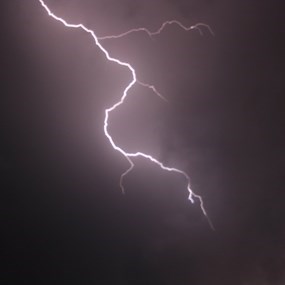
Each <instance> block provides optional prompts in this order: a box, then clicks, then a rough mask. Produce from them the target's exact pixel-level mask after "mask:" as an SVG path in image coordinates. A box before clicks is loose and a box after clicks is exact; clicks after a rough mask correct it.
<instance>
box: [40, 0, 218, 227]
mask: <svg viewBox="0 0 285 285" xmlns="http://www.w3.org/2000/svg"><path fill="white" fill-rule="evenodd" d="M38 1H39V3H40V4H41V5H42V7H43V8H44V9H45V11H46V12H47V13H48V15H49V16H50V17H52V18H53V19H54V20H56V21H59V22H61V23H62V24H63V25H64V26H66V27H67V28H75V29H81V30H83V31H85V32H86V33H88V34H90V36H91V37H92V38H93V40H94V43H95V44H96V46H97V47H98V48H99V49H100V50H101V51H102V52H103V53H104V55H105V57H106V59H107V60H109V61H111V62H114V63H116V64H118V65H120V66H122V67H125V68H127V69H128V70H129V71H130V73H131V75H132V80H131V81H130V82H129V84H128V85H127V87H126V88H125V89H124V92H123V94H122V96H121V97H120V99H119V101H118V102H117V103H115V104H114V105H113V106H111V107H109V108H108V109H106V110H105V119H104V133H105V136H106V137H107V139H108V140H109V142H110V144H111V145H112V147H113V148H114V149H115V150H116V151H118V152H120V153H121V154H122V155H123V156H124V157H125V158H126V160H127V161H128V162H129V164H130V166H129V168H128V169H127V170H126V171H125V172H124V173H123V174H122V175H121V178H120V187H121V189H122V192H123V193H124V192H125V189H124V185H123V180H124V178H125V176H126V175H127V174H129V173H130V172H131V170H132V169H133V168H134V162H133V161H132V158H133V157H143V158H145V159H148V160H150V161H151V162H152V163H154V164H156V165H158V166H159V167H160V168H161V169H163V170H165V171H170V172H176V173H179V174H181V175H182V176H184V178H185V180H186V183H187V190H188V192H189V196H188V197H189V200H190V201H191V202H192V203H194V202H195V200H194V199H197V200H198V201H199V203H200V208H201V210H202V212H203V214H204V215H205V217H206V218H207V220H208V222H209V224H210V226H211V228H212V229H213V225H212V223H211V221H210V219H209V217H208V215H207V212H206V210H205V207H204V204H203V199H202V197H201V196H200V195H198V194H196V193H194V192H193V190H192V189H191V186H190V177H189V176H188V174H187V173H186V172H184V171H182V170H180V169H177V168H174V167H168V166H165V165H164V164H163V163H162V162H160V161H158V160H157V159H156V158H154V157H152V156H151V155H149V154H146V153H143V152H135V153H130V152H128V151H126V150H123V149H122V148H121V147H119V146H118V145H116V143H115V142H114V140H113V138H112V136H111V134H110V133H109V131H108V125H109V117H110V114H111V112H112V111H114V110H115V109H117V108H118V107H120V105H122V104H123V103H124V101H125V99H126V97H127V96H128V92H129V90H130V89H131V88H132V87H133V86H134V85H135V84H140V85H142V86H144V87H146V88H149V89H151V90H152V91H153V92H154V93H155V94H156V95H157V96H159V97H160V98H161V99H163V100H165V101H167V100H166V99H165V98H164V97H163V95H161V94H160V93H159V92H158V91H157V90H156V88H155V87H154V86H153V85H149V84H147V83H143V82H141V81H139V80H138V79H137V75H136V70H135V69H134V67H133V66H132V65H131V64H130V63H128V62H124V61H121V60H119V59H117V58H114V57H112V56H110V54H109V52H108V51H107V50H106V49H105V48H104V47H103V45H102V44H101V42H100V41H102V40H108V39H117V38H121V37H124V36H127V35H129V34H131V33H134V32H145V33H147V34H148V35H149V36H150V37H152V36H156V35H158V34H160V33H161V32H162V31H163V30H164V28H165V27H166V26H167V25H173V24H175V25H178V26H179V27H180V28H182V29H183V30H185V31H186V32H188V31H190V30H193V29H196V30H198V31H199V33H200V34H201V35H202V34H203V33H202V29H201V28H202V27H205V28H207V30H208V31H210V33H212V34H213V31H212V30H211V28H210V27H209V26H208V25H206V24H204V23H198V24H196V25H194V26H190V27H186V26H184V25H183V24H182V23H180V22H179V21H177V20H171V21H166V22H164V23H163V24H162V25H161V26H160V28H159V29H158V30H156V31H154V32H151V31H149V30H148V29H146V28H137V29H131V30H129V31H127V32H125V33H122V34H119V35H111V36H104V37H98V36H96V34H95V32H94V31H93V30H90V29H88V28H87V27H85V26H84V25H83V24H81V23H79V24H71V23H68V22H66V21H65V20H64V19H63V18H61V17H59V16H56V15H55V14H54V13H53V12H52V11H51V10H50V8H49V7H48V6H47V4H46V3H45V2H44V1H43V0H38Z"/></svg>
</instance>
